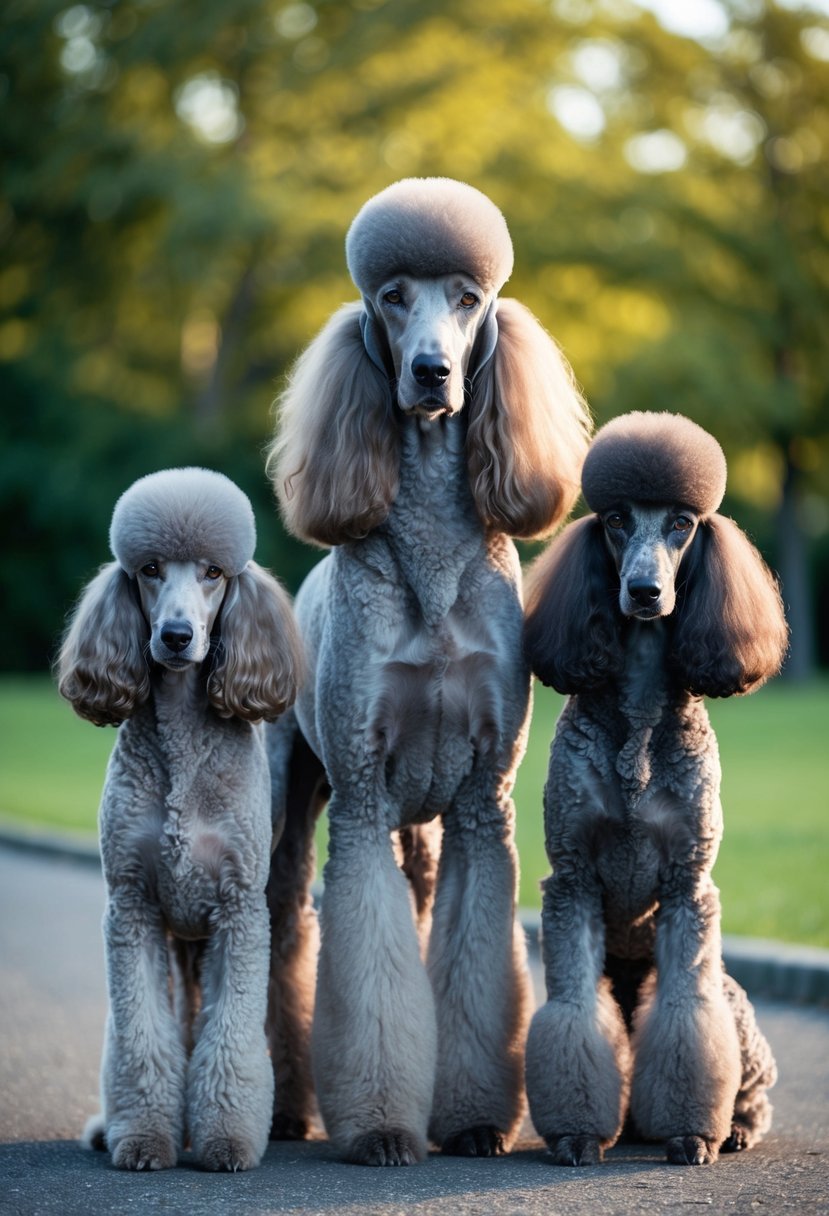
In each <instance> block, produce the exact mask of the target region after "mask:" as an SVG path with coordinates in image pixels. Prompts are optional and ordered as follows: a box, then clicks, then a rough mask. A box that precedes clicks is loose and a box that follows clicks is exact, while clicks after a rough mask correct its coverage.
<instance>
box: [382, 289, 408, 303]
mask: <svg viewBox="0 0 829 1216" xmlns="http://www.w3.org/2000/svg"><path fill="white" fill-rule="evenodd" d="M383 299H384V300H385V301H386V303H387V304H402V303H403V297H402V295H401V294H400V292H399V291H387V292H385V294H384V295H383Z"/></svg>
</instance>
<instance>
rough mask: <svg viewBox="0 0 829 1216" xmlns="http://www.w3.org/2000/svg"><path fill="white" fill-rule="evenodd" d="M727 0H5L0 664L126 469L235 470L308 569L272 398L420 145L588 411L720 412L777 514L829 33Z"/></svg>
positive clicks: (747, 489)
mask: <svg viewBox="0 0 829 1216" xmlns="http://www.w3.org/2000/svg"><path fill="white" fill-rule="evenodd" d="M729 13H730V21H731V25H730V30H729V32H728V34H727V35H726V36H725V37H724V38H722V39H721V40H720V41H719V42H718V43H717V44H716V45H714V44H711V45H706V44H703V43H700V42H698V41H693V40H690V39H687V38H681V37H678V36H677V35H675V34H671V33H669V32H668V31H666V30H665V29H663V28H662V27H661V26H660V25H659V24H658V23H657V22H656V21H655V19H654V18H653V17H652V16H650V15H649V14H647V13H643V12H642V11H641V10H639V9H637V8H636V7H634V6H633V5H631V4H628V3H624V4H623V3H621V0H620V4H619V5H618V7H617V8H613V7H610V6H608V4H607V3H604V2H603V3H599V2H598V0H595V2H594V0H554V3H552V5H547V4H540V3H538V2H537V0H492V2H491V3H490V4H489V5H487V6H486V10H485V13H484V11H483V10H482V9H481V6H480V5H479V4H477V3H473V2H472V0H441V2H440V3H438V2H437V0H385V2H384V0H351V3H342V0H318V2H317V3H315V4H311V3H305V2H302V0H300V2H294V3H285V2H284V0H266V2H265V3H262V2H261V0H222V2H221V3H220V2H219V0H200V2H199V3H196V0H178V2H177V3H175V4H173V3H170V2H169V0H158V2H156V3H153V4H148V3H145V2H141V0H118V2H117V3H104V2H103V0H94V2H93V0H90V2H89V3H86V4H75V5H67V4H66V2H65V0H37V2H34V0H10V2H9V3H8V4H7V5H6V6H5V8H4V10H3V13H2V16H0V88H2V90H3V101H4V121H3V124H2V130H1V131H0V150H2V163H3V165H4V169H3V196H2V200H3V201H2V204H0V241H2V248H3V255H2V266H0V377H2V380H1V381H0V391H2V393H3V399H4V403H7V404H4V410H3V417H2V422H0V427H2V431H1V432H0V435H1V437H2V445H3V455H2V457H0V518H2V521H3V529H4V536H6V537H8V544H7V551H6V559H7V560H6V563H5V566H4V572H3V575H2V578H3V588H2V594H3V596H4V613H5V617H6V623H7V636H11V637H13V638H15V645H16V650H13V651H12V652H11V653H8V652H7V654H6V656H5V660H4V663H5V665H6V666H23V667H36V666H41V665H42V664H43V662H44V661H45V658H46V654H47V652H48V649H49V645H50V641H51V640H52V639H54V637H55V636H56V634H57V632H58V630H59V628H60V621H61V617H62V615H63V612H64V611H65V608H66V607H67V605H68V603H69V602H70V600H71V599H72V597H73V596H74V594H75V593H76V591H77V589H78V587H79V586H80V584H81V582H82V581H83V580H84V579H85V578H86V577H88V575H89V573H90V572H91V569H92V568H93V567H94V565H95V564H96V563H97V562H98V561H100V560H103V559H104V558H105V557H106V553H107V548H106V530H107V525H108V519H109V513H110V511H111V508H112V504H113V502H114V500H115V498H116V497H117V495H118V493H120V491H121V490H123V489H124V488H125V486H126V485H127V484H129V482H130V481H131V480H132V479H133V478H134V477H136V476H138V475H140V474H141V473H144V472H147V471H149V470H151V469H153V468H158V467H161V466H163V465H165V464H172V463H192V462H202V463H206V464H209V465H212V466H213V467H216V468H219V469H221V470H222V471H224V472H226V473H228V474H229V475H230V476H233V477H235V478H236V479H237V480H238V481H239V482H240V483H241V484H242V485H243V487H244V488H245V489H246V490H247V492H248V493H249V494H250V495H251V497H252V499H253V501H254V505H255V508H256V511H257V516H258V519H259V523H260V544H259V548H258V554H259V556H260V558H261V559H262V560H263V561H265V562H267V563H268V564H269V565H271V566H272V567H273V568H274V569H275V570H277V571H278V572H279V573H281V574H282V575H283V576H284V577H285V578H286V581H287V582H288V584H289V586H291V587H292V588H294V587H295V586H296V584H297V582H298V580H299V578H300V577H301V575H302V573H303V572H304V571H305V570H306V569H307V568H308V566H309V565H310V564H311V563H312V562H313V561H314V560H315V555H314V554H313V553H312V552H311V551H310V550H307V549H305V548H303V547H302V546H299V545H297V544H295V543H294V542H292V541H290V540H289V539H288V538H287V537H285V535H284V534H283V533H282V531H281V529H280V528H279V525H278V521H277V517H276V513H275V510H274V508H273V504H272V500H271V495H270V491H269V488H268V486H267V484H266V482H265V478H264V473H263V469H262V455H261V449H262V446H263V444H264V442H265V440H266V438H267V435H268V432H269V429H270V417H269V405H270V401H271V400H272V398H273V396H274V395H275V393H276V390H277V388H278V386H279V380H280V377H281V375H282V374H283V372H284V370H285V368H286V367H287V365H288V364H289V363H290V361H291V360H292V358H293V357H294V356H295V354H296V353H297V352H298V350H299V349H300V348H301V347H302V345H303V344H304V343H305V342H306V341H307V340H308V338H309V337H310V336H311V334H312V333H313V332H314V330H315V329H316V328H317V327H318V326H319V325H320V324H321V323H322V322H323V321H324V320H325V318H326V316H327V315H328V314H329V313H330V311H331V310H332V309H333V308H334V307H335V306H337V305H338V304H339V303H340V302H341V301H342V300H345V299H349V298H353V296H354V294H355V291H354V287H353V285H352V284H351V283H350V281H349V279H348V275H347V273H346V269H345V265H344V258H343V238H344V235H345V231H346V229H347V226H348V224H349V222H350V220H351V218H352V217H353V215H354V213H355V212H356V211H357V209H358V208H359V206H360V205H361V204H362V202H363V201H364V200H365V199H366V198H367V197H368V196H369V195H370V194H371V193H373V192H374V191H375V190H377V189H380V188H381V187H383V186H384V185H386V184H388V182H389V181H391V180H393V179H395V178H397V177H402V176H407V175H412V174H434V173H437V174H447V175H450V176H455V177H461V178H465V179H467V180H470V181H472V182H474V183H475V184H476V185H478V186H479V187H480V188H481V189H483V190H485V191H486V192H487V193H489V194H490V195H491V196H492V197H493V198H494V199H495V200H496V201H497V202H498V203H499V205H500V206H501V207H502V209H503V210H504V213H505V214H506V216H507V218H508V221H509V223H510V227H511V230H512V233H513V237H514V241H515V246H516V272H515V276H514V280H513V282H512V283H511V284H510V285H509V287H508V290H510V291H514V293H515V294H516V295H519V296H520V297H521V298H523V299H525V300H526V301H527V302H528V303H529V304H530V306H531V307H533V309H534V310H535V311H536V313H537V314H538V315H539V316H540V317H541V319H542V320H543V321H544V323H545V324H546V325H547V326H548V328H550V330H551V331H552V332H553V333H555V334H556V335H557V337H558V338H559V340H560V341H561V342H562V344H563V346H564V348H565V351H566V353H567V354H568V356H569V358H570V360H571V362H572V363H573V365H574V367H575V369H576V371H577V374H578V375H579V377H580V379H581V380H582V382H583V383H584V385H585V388H586V390H587V392H588V396H589V397H590V399H591V401H592V402H593V405H594V408H595V412H596V414H597V417H598V418H599V420H603V419H605V418H607V417H610V416H611V415H613V414H615V413H617V412H619V411H620V410H622V409H626V408H631V407H638V408H641V407H649V408H670V409H678V410H682V411H684V412H686V413H689V414H690V415H691V416H693V417H696V418H697V419H698V420H699V421H701V422H703V423H704V424H707V425H709V426H710V427H711V429H713V430H714V431H715V432H716V433H717V435H718V436H719V437H720V438H721V439H722V440H723V442H724V444H725V446H726V448H727V450H728V454H729V456H730V458H731V463H732V470H733V472H732V480H731V491H732V493H733V494H735V495H739V494H740V493H742V494H743V496H744V497H745V498H746V502H744V503H741V510H743V511H745V510H746V509H750V510H751V511H753V512H754V518H755V519H756V521H757V531H758V533H759V534H761V539H765V535H766V533H765V520H766V519H767V518H768V515H769V510H770V508H771V507H772V506H773V500H774V497H775V495H777V496H778V497H779V501H780V502H781V503H782V504H784V505H783V509H782V510H781V511H779V515H780V518H781V520H782V521H783V523H784V524H785V521H786V520H787V519H788V520H789V521H791V519H792V516H793V510H792V503H793V502H794V501H795V499H796V497H797V496H798V495H802V494H803V493H806V494H808V493H814V491H815V488H818V489H823V488H824V487H823V486H822V483H821V481H820V476H821V474H820V471H819V470H818V468H817V465H818V463H819V458H820V457H821V455H822V454H823V453H824V451H825V446H826V435H827V431H829V425H827V413H829V411H827V405H826V400H825V392H826V390H825V385H826V383H827V377H826V367H825V361H826V357H827V356H826V351H825V344H822V343H821V342H820V322H821V317H822V315H824V314H825V303H826V273H827V258H826V252H825V249H826V246H825V233H826V214H825V207H826V203H825V199H826V181H825V172H826V170H825V167H824V166H825V157H824V158H821V156H820V154H819V153H820V149H821V148H824V149H825V147H826V146H827V139H829V131H827V119H826V97H827V90H826V84H827V81H826V72H827V51H826V40H827V33H826V30H825V28H824V27H823V26H821V25H820V24H819V23H818V22H817V21H816V19H814V18H813V17H809V16H808V15H807V14H806V15H804V14H797V13H793V12H789V11H784V10H781V9H777V8H776V7H775V6H774V5H772V4H771V3H767V4H765V5H759V6H751V7H750V8H749V7H746V6H738V5H737V4H736V0H735V4H734V6H733V7H732V8H730V9H729ZM821 39H822V41H821ZM660 149H661V151H660ZM660 156H661V160H660ZM784 491H785V492H784ZM747 504H748V505H747ZM787 527H788V530H785V529H784V532H783V536H784V539H783V540H782V541H778V542H777V543H776V544H773V543H772V544H770V546H769V549H770V553H771V555H772V556H773V557H775V558H776V559H777V560H778V562H779V563H780V564H781V566H782V565H783V563H784V562H785V561H786V560H788V559H789V558H790V557H794V558H795V559H797V560H795V563H794V567H793V569H792V570H791V571H787V570H784V576H785V583H786V591H787V597H788V598H789V600H790V602H791V605H792V608H793V609H795V612H796V611H797V604H798V603H799V602H800V600H799V599H798V597H797V595H796V588H797V585H798V579H800V580H801V581H802V573H803V570H804V569H805V565H806V562H805V557H806V555H805V539H804V533H803V530H802V528H800V527H799V524H798V521H797V519H795V522H794V524H793V525H792V524H791V523H789V525H788V526H787ZM792 527H794V531H792ZM806 539H807V538H806ZM800 542H803V543H802V544H801V549H802V550H804V551H803V552H802V553H801V555H800V558H799V559H798V543H800ZM22 570H25V572H26V577H25V578H21V577H20V572H21V571H22ZM798 572H799V573H798ZM805 615H806V618H807V620H808V617H809V614H808V611H807V612H806V614H805ZM807 636H808V629H807V627H806V626H805V625H804V626H798V627H797V629H796V634H795V637H796V639H797V640H798V641H800V640H801V639H804V638H806V637H807ZM804 654H805V659H804V661H803V662H802V663H801V667H804V668H805V667H808V666H809V658H808V653H807V652H804Z"/></svg>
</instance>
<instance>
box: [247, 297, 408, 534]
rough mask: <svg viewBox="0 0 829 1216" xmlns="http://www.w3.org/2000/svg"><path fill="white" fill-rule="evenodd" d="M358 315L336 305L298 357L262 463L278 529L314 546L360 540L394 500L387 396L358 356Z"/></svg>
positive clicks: (395, 441) (365, 358)
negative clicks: (276, 506)
mask: <svg viewBox="0 0 829 1216" xmlns="http://www.w3.org/2000/svg"><path fill="white" fill-rule="evenodd" d="M362 311H363V309H362V306H361V305H360V304H346V305H344V306H343V307H342V308H341V309H340V310H339V311H338V312H336V313H335V314H334V316H333V317H332V318H331V319H330V321H329V322H328V324H327V325H326V326H325V328H324V329H323V330H322V331H321V332H320V333H319V334H318V335H317V337H316V338H314V340H313V341H312V342H311V344H310V346H308V348H307V349H306V350H305V352H304V353H303V354H302V355H301V356H300V358H299V360H298V361H297V363H296V366H295V367H294V370H293V372H292V374H291V377H290V379H289V382H288V386H287V388H286V389H285V391H284V393H283V394H282V397H281V399H280V401H279V417H278V424H277V427H278V429H277V434H276V437H275V439H274V441H273V443H272V444H271V448H270V452H269V456H268V472H269V474H270V476H271V477H272V479H273V483H274V487H275V489H276V492H277V495H278V496H279V501H280V504H281V507H282V514H283V518H284V520H285V524H286V526H287V527H288V528H289V529H290V531H291V532H293V533H294V534H295V535H296V536H299V537H301V538H302V539H303V540H308V541H312V542H316V543H318V544H322V545H337V544H341V543H342V542H344V541H348V540H355V539H357V538H359V537H361V536H365V535H366V534H367V533H368V532H370V531H371V530H372V528H376V527H377V525H378V524H379V523H382V521H383V520H384V519H385V517H386V515H387V514H388V511H389V507H390V506H391V504H392V502H393V501H394V498H395V496H396V494H397V484H398V483H397V478H398V465H399V437H398V431H397V427H396V426H395V425H394V422H393V414H392V400H391V390H390V386H389V381H388V378H387V377H386V376H384V375H383V373H382V372H381V371H380V369H379V368H378V367H376V366H375V364H374V363H373V362H372V361H371V359H370V358H369V355H368V354H367V352H366V348H365V345H364V342H363V336H362V333H361V329H360V316H361V313H362Z"/></svg>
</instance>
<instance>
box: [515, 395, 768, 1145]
mask: <svg viewBox="0 0 829 1216" xmlns="http://www.w3.org/2000/svg"><path fill="white" fill-rule="evenodd" d="M725 479H726V467H725V458H724V457H723V454H722V450H721V448H720V446H719V444H718V443H717V442H716V440H715V439H713V438H712V436H711V435H709V434H707V432H705V431H703V430H702V429H701V428H700V427H698V426H697V425H696V424H695V423H693V422H690V421H689V420H688V419H687V418H682V417H680V416H678V415H673V414H667V413H665V414H651V413H633V414H630V415H627V416H624V417H621V418H617V419H616V420H614V421H613V422H610V423H608V424H607V426H605V427H603V428H602V430H601V431H599V433H598V435H597V437H596V439H595V440H594V442H593V445H592V447H591V449H590V451H589V453H588V456H587V459H586V461H585V465H584V472H583V482H582V484H583V490H584V496H585V498H586V500H587V502H588V504H589V506H590V507H591V509H592V510H593V511H594V512H595V514H592V515H589V516H586V517H585V518H583V519H580V520H577V521H576V522H575V523H572V524H570V525H569V526H568V527H567V528H566V529H565V530H564V532H563V533H562V534H561V536H560V537H559V538H557V540H556V541H555V542H554V543H553V544H552V546H551V547H550V548H549V550H548V551H547V552H546V554H544V555H543V556H542V557H541V558H540V559H539V561H538V563H537V565H536V567H535V568H534V570H533V572H532V576H531V585H530V589H529V591H528V610H527V625H526V646H527V653H528V655H529V658H530V661H531V663H532V666H533V670H534V671H535V673H536V675H537V676H538V677H539V678H540V679H541V680H542V681H543V682H544V683H545V684H551V685H552V686H553V687H554V688H557V689H558V690H559V691H560V692H565V693H570V694H571V696H570V698H569V700H568V701H567V703H566V705H565V707H564V710H563V712H562V715H561V718H560V720H559V723H558V728H557V730H556V735H555V739H554V741H553V746H552V751H551V755H550V771H549V777H548V781H547V786H546V789H545V798H544V822H545V830H546V841H547V853H548V855H549V858H550V861H551V863H552V865H553V874H552V877H550V878H548V879H547V881H546V883H545V886H544V903H543V912H542V922H543V933H544V959H545V966H546V979H547V1003H546V1004H545V1005H544V1006H542V1008H541V1009H539V1010H538V1012H537V1013H536V1015H535V1017H534V1019H533V1022H532V1026H531V1029H530V1035H529V1041H528V1045H527V1062H526V1069H527V1091H528V1095H529V1100H530V1111H531V1114H532V1118H533V1122H534V1123H535V1126H536V1128H537V1129H538V1131H539V1132H540V1134H541V1135H542V1136H543V1137H544V1138H545V1140H546V1141H547V1143H548V1145H549V1147H550V1149H551V1151H552V1154H553V1158H554V1160H555V1161H556V1162H557V1163H558V1164H559V1165H585V1164H592V1163H595V1162H596V1161H598V1160H600V1158H601V1154H602V1150H603V1148H605V1147H606V1146H608V1145H611V1144H613V1143H614V1141H615V1140H616V1138H617V1137H618V1135H619V1133H620V1129H621V1127H622V1123H623V1120H624V1118H625V1115H626V1113H627V1110H628V1104H629V1107H630V1114H631V1116H632V1119H633V1121H634V1123H635V1126H636V1128H637V1129H638V1131H639V1133H640V1134H642V1135H644V1136H645V1137H646V1138H647V1139H653V1140H664V1141H666V1142H667V1155H668V1160H669V1161H671V1162H675V1163H678V1164H686V1163H687V1164H692V1165H696V1164H705V1163H708V1162H711V1161H714V1160H716V1158H717V1155H718V1153H719V1151H720V1148H721V1147H722V1148H723V1149H726V1150H730V1151H736V1150H738V1149H741V1148H747V1147H748V1146H749V1145H751V1144H753V1143H754V1142H756V1141H757V1140H758V1139H759V1138H760V1137H761V1136H762V1135H763V1133H764V1132H765V1131H766V1130H767V1129H768V1127H769V1125H770V1116H771V1108H770V1106H769V1102H768V1097H767V1094H766V1090H767V1088H768V1086H770V1085H772V1084H773V1082H774V1080H775V1068H774V1061H773V1059H772V1056H771V1052H770V1050H769V1047H768V1044H767V1043H766V1041H765V1039H764V1038H763V1037H762V1035H761V1034H760V1032H759V1030H758V1029H757V1026H756V1024H755V1021H754V1013H753V1010H752V1008H751V1006H750V1004H749V1002H748V999H747V998H746V995H745V993H744V992H743V990H742V989H741V988H740V987H739V986H738V985H737V984H736V983H735V982H734V981H733V980H732V979H731V978H730V977H729V976H728V975H727V974H726V973H725V971H724V969H723V963H722V956H721V942H720V902H719V893H718V891H717V888H716V887H715V886H714V884H713V882H712V880H711V867H712V866H713V864H714V860H715V858H716V855H717V849H718V847H719V842H720V838H721V835H722V809H721V806H720V765H719V758H718V753H717V743H716V739H715V737H714V734H713V732H712V730H711V726H710V724H709V721H708V715H707V713H706V710H705V706H704V703H703V700H702V698H703V696H705V695H707V696H712V697H727V696H730V695H732V694H735V693H736V694H739V693H747V692H751V691H752V689H754V688H757V687H759V685H761V684H762V683H763V682H764V681H765V680H766V679H768V677H769V676H771V675H773V674H774V673H775V672H776V671H777V670H778V669H779V667H780V664H781V662H782V659H783V656H784V652H785V648H786V638H787V631H786V625H785V621H784V617H783V611H782V606H781V602H780V596H779V594H778V591H777V587H776V585H775V583H774V581H773V579H772V578H771V576H770V574H769V572H768V570H767V569H766V567H765V566H764V564H763V562H762V559H761V558H760V555H759V554H758V553H757V551H756V550H755V549H754V547H753V546H752V545H751V544H750V542H749V541H748V540H747V538H746V537H745V535H744V534H743V533H742V532H741V531H740V529H739V528H738V527H737V526H736V524H734V523H733V522H732V521H731V520H730V519H726V518H725V517H724V516H722V515H719V514H717V507H718V506H719V504H720V501H721V499H722V496H723V492H724V489H725ZM631 1025H632V1034H631V1033H630V1031H631Z"/></svg>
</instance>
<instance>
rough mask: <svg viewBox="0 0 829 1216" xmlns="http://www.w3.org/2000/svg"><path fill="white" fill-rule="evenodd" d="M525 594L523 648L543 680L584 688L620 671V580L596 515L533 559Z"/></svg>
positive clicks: (569, 527)
mask: <svg viewBox="0 0 829 1216" xmlns="http://www.w3.org/2000/svg"><path fill="white" fill-rule="evenodd" d="M525 597H526V605H527V607H526V616H525V622H524V650H525V653H526V655H527V658H528V661H529V663H530V666H531V667H532V669H533V671H534V672H535V674H536V675H537V676H538V678H539V680H541V682H542V683H543V684H550V685H552V687H553V688H555V689H557V691H558V692H564V693H574V692H584V691H586V690H587V689H590V688H596V687H598V686H599V685H601V684H604V683H606V682H607V681H608V680H609V679H610V678H611V677H612V676H613V675H614V674H615V673H616V672H617V671H618V670H619V667H620V665H621V659H622V648H621V634H620V617H619V610H618V599H619V579H618V576H617V575H616V570H615V567H614V565H613V562H612V560H611V557H610V554H609V553H608V551H607V546H606V544H605V540H604V536H603V534H602V526H601V522H600V521H599V519H598V518H597V517H596V516H595V515H586V516H585V517H584V518H583V519H577V520H575V521H574V522H573V523H571V524H568V525H567V527H566V528H565V529H564V531H563V532H562V533H561V535H560V536H558V537H556V539H555V540H554V541H553V543H552V544H551V545H550V547H549V548H548V549H547V550H546V551H545V552H544V553H542V554H541V556H540V557H539V558H537V559H536V561H535V562H534V563H533V565H532V567H531V568H530V570H529V572H528V574H527V578H526V581H525Z"/></svg>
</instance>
